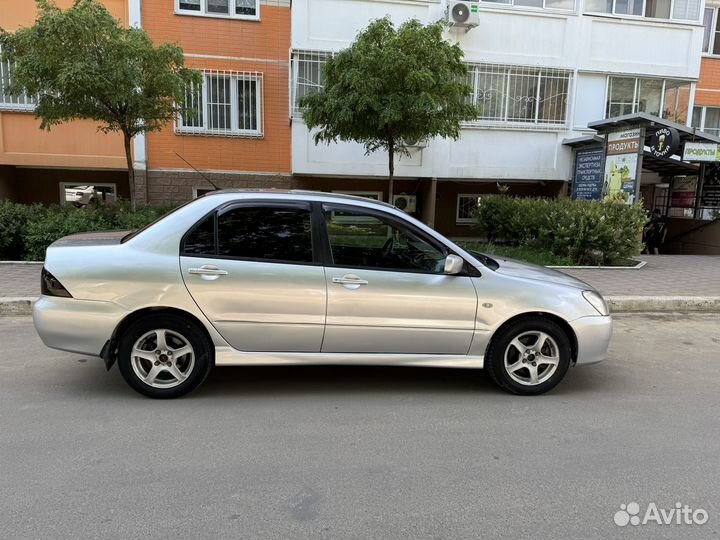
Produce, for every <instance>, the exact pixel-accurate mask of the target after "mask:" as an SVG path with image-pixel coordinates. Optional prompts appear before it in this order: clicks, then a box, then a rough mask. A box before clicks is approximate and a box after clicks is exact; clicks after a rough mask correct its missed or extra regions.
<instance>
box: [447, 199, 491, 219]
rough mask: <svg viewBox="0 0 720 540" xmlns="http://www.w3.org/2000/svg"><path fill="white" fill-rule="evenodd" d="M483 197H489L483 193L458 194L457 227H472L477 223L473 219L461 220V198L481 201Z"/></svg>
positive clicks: (456, 208)
mask: <svg viewBox="0 0 720 540" xmlns="http://www.w3.org/2000/svg"><path fill="white" fill-rule="evenodd" d="M483 195H487V194H482V193H458V194H457V197H456V199H455V225H472V224H473V223H475V220H473V218H461V217H460V198H461V197H466V198H469V197H473V198H476V199H479V198H480V197H482V196H483Z"/></svg>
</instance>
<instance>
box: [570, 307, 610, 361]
mask: <svg viewBox="0 0 720 540" xmlns="http://www.w3.org/2000/svg"><path fill="white" fill-rule="evenodd" d="M570 326H571V327H572V329H573V331H574V332H575V335H576V336H577V343H578V355H577V364H578V365H579V364H595V363H597V362H602V361H603V360H605V359H606V358H607V352H608V346H609V345H610V337H611V336H612V318H611V317H601V316H597V317H580V318H579V319H575V320H574V321H572V322H571V323H570Z"/></svg>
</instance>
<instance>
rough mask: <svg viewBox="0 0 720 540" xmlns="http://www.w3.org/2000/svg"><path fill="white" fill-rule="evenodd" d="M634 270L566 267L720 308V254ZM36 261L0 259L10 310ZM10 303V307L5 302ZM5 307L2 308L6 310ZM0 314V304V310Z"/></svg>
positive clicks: (27, 292) (617, 289) (663, 303)
mask: <svg viewBox="0 0 720 540" xmlns="http://www.w3.org/2000/svg"><path fill="white" fill-rule="evenodd" d="M640 258H641V259H642V260H645V261H647V264H646V265H645V266H644V267H643V268H640V269H637V270H635V269H611V268H592V269H568V270H563V271H564V272H566V273H567V274H570V275H572V276H575V277H577V278H579V279H582V280H583V281H585V282H587V283H589V284H590V285H592V286H594V287H596V288H597V289H598V290H599V291H600V292H601V293H602V294H603V295H604V296H606V297H607V298H608V300H609V302H610V303H611V305H612V307H613V310H614V311H616V312H618V311H653V310H660V311H675V310H684V309H688V310H697V309H701V310H708V309H710V310H720V256H709V255H658V256H647V255H644V256H641V257H640ZM41 268H42V265H39V264H0V276H1V277H0V304H6V305H7V304H9V303H10V302H11V299H12V301H13V302H16V303H17V302H20V304H21V305H16V306H15V308H14V309H13V310H12V311H13V312H14V313H18V312H19V313H23V312H25V311H28V312H29V306H30V302H31V301H32V300H33V299H35V298H37V297H38V296H39V295H40V270H41ZM7 307H10V306H7ZM9 311H10V310H9V309H8V310H7V311H5V312H9ZM2 313H3V309H2V306H0V314H2Z"/></svg>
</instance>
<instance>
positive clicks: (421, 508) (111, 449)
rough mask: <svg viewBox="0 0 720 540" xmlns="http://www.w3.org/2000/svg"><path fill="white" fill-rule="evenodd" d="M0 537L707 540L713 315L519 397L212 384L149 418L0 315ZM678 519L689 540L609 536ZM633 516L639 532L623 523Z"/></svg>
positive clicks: (715, 534) (439, 385)
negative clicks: (629, 507)
mask: <svg viewBox="0 0 720 540" xmlns="http://www.w3.org/2000/svg"><path fill="white" fill-rule="evenodd" d="M0 351H1V352H0V355H1V358H0V538H3V539H9V540H10V539H12V540H20V539H25V538H33V539H35V538H48V539H65V538H67V539H73V540H77V539H84V538H88V539H99V538H118V539H123V540H125V539H132V538H154V539H161V538H168V539H170V538H172V539H183V538H208V539H224V538H228V539H240V538H243V539H259V538H277V539H300V538H309V539H324V538H327V539H341V538H342V539H344V538H377V539H379V538H389V539H404V538H408V539H421V538H448V539H456V538H512V539H514V540H516V539H520V538H553V539H564V538H566V539H593V538H598V539H605V538H654V539H657V538H684V539H690V538H720V488H719V486H720V415H719V414H718V408H719V407H720V397H719V396H720V392H719V387H720V316H718V315H692V316H687V315H667V316H652V315H644V316H622V317H617V318H616V331H615V335H614V338H613V343H612V350H611V358H610V360H609V361H607V362H605V363H603V364H599V365H596V366H586V367H582V368H576V369H572V370H571V371H570V373H569V374H568V377H567V379H566V380H565V381H564V383H563V384H561V386H560V387H559V388H557V389H556V390H555V391H554V392H552V393H551V394H548V395H545V396H541V397H536V398H521V397H515V396H511V395H507V394H504V393H502V392H501V391H499V390H497V389H496V388H495V387H494V386H493V385H492V384H491V382H490V381H489V379H488V378H487V377H486V376H485V375H483V374H482V373H477V372H474V371H464V370H457V371H456V370H433V369H414V368H402V369H389V368H369V367H368V368H361V367H358V368H339V367H338V368H316V367H306V368H272V369H270V368H252V369H250V368H223V369H218V370H216V371H215V372H214V373H213V374H212V375H211V376H210V378H209V379H208V381H207V382H206V384H205V385H204V386H203V387H202V388H201V389H200V390H198V391H197V392H195V393H194V394H192V395H191V396H189V397H187V398H185V399H182V400H176V401H164V402H163V401H153V400H149V399H146V398H143V397H140V396H138V395H136V394H135V393H134V392H132V391H131V390H130V389H129V388H127V387H126V386H125V384H124V382H123V381H122V379H121V377H120V374H119V373H118V371H117V369H116V368H114V369H113V371H111V372H110V373H106V372H105V369H104V367H103V366H102V364H101V362H100V361H99V360H98V359H92V358H84V357H80V356H76V355H72V354H66V353H61V352H56V351H51V350H48V349H46V348H45V347H44V346H43V345H42V344H41V343H40V341H39V339H38V338H37V337H36V335H35V333H34V331H33V328H32V324H31V322H30V320H29V319H28V318H0ZM630 502H637V503H639V505H640V507H641V514H644V512H645V508H646V507H647V506H648V505H649V504H650V503H651V502H654V503H655V504H656V505H657V507H658V508H662V509H668V510H669V509H672V508H673V507H674V505H675V503H676V502H681V503H682V504H687V505H689V506H690V507H692V508H693V509H698V508H702V509H704V510H705V511H706V512H707V514H708V521H707V523H706V524H704V525H677V524H673V525H658V524H657V523H652V524H646V525H642V524H641V525H637V526H633V525H627V526H625V527H619V526H617V525H616V524H615V523H614V521H613V516H614V515H615V513H616V512H617V511H618V510H620V505H621V504H628V503H630ZM641 517H642V516H641Z"/></svg>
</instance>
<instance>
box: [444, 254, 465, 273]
mask: <svg viewBox="0 0 720 540" xmlns="http://www.w3.org/2000/svg"><path fill="white" fill-rule="evenodd" d="M463 266H465V261H464V260H463V259H462V258H460V257H458V256H457V255H448V256H447V257H446V258H445V273H446V274H450V275H454V274H459V273H460V272H462V271H463Z"/></svg>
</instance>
